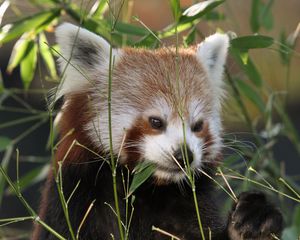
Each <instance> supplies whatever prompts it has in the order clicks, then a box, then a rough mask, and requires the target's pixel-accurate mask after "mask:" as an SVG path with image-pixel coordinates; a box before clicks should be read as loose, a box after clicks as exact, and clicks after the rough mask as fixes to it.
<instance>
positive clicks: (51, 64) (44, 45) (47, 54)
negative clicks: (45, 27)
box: [39, 33, 58, 79]
mask: <svg viewBox="0 0 300 240" xmlns="http://www.w3.org/2000/svg"><path fill="white" fill-rule="evenodd" d="M39 47H40V53H41V55H42V58H43V60H44V62H45V65H46V67H47V69H48V71H49V73H50V76H51V78H52V79H58V76H57V71H56V67H55V61H54V58H53V54H52V51H51V48H50V47H49V44H48V41H47V38H46V36H45V34H44V33H40V39H39Z"/></svg>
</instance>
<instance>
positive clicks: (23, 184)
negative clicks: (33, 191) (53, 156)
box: [7, 164, 50, 194]
mask: <svg viewBox="0 0 300 240" xmlns="http://www.w3.org/2000/svg"><path fill="white" fill-rule="evenodd" d="M49 168H50V164H46V165H44V166H39V167H37V168H34V169H33V170H31V171H29V172H27V173H26V174H25V175H23V176H22V177H20V179H19V187H20V190H21V191H24V190H25V189H27V188H28V187H30V186H32V185H34V184H36V183H38V182H40V181H43V180H44V179H45V178H46V177H47V175H48V173H49ZM16 185H17V182H15V186H16ZM7 193H8V194H12V193H13V190H12V189H11V188H9V189H8V190H7Z"/></svg>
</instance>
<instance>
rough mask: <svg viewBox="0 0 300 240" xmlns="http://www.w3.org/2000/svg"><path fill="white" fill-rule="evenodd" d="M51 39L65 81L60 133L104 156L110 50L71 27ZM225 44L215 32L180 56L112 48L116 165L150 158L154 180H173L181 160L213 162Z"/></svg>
mask: <svg viewBox="0 0 300 240" xmlns="http://www.w3.org/2000/svg"><path fill="white" fill-rule="evenodd" d="M56 37H57V40H58V43H59V45H60V48H61V55H62V56H61V58H60V60H59V62H60V68H61V71H62V73H63V78H62V82H61V83H60V85H59V86H58V89H57V93H56V96H55V98H56V99H57V98H59V97H61V96H64V98H65V102H64V106H63V109H62V113H63V114H62V119H63V118H65V119H64V120H62V121H63V122H64V126H63V128H64V129H63V130H61V131H62V132H63V133H66V132H67V130H68V129H67V128H69V129H71V128H74V129H75V130H74V131H75V132H77V134H76V135H75V136H77V137H78V138H81V137H83V136H84V138H85V139H86V141H87V142H88V145H89V146H92V148H93V149H94V150H95V151H101V152H109V150H110V134H109V117H108V116H109V110H108V94H109V88H108V86H109V84H108V82H109V61H110V60H109V59H110V45H109V43H108V42H107V41H105V40H104V39H103V38H101V37H99V36H97V35H95V34H93V33H91V32H89V31H87V30H85V29H81V28H79V27H76V26H74V25H71V24H63V25H61V26H60V27H58V28H57V31H56ZM228 45H229V39H228V37H227V36H226V35H224V34H219V33H216V34H214V35H212V36H210V37H208V38H206V39H205V40H204V41H203V42H202V43H201V44H199V45H198V46H197V47H196V48H186V49H182V48H179V49H178V51H176V49H175V48H161V49H158V50H146V49H134V48H124V49H112V56H111V57H112V58H111V59H112V60H113V67H112V74H111V76H112V78H111V83H112V85H111V87H112V88H111V126H112V143H113V152H114V153H115V154H116V155H119V156H120V160H119V161H120V163H121V164H124V165H125V164H127V165H128V166H129V167H130V168H132V167H134V166H135V165H136V164H137V163H138V162H140V161H148V162H151V163H153V164H155V166H156V171H155V173H154V176H155V177H156V178H157V179H158V180H167V181H173V182H176V181H179V180H181V179H183V178H184V177H185V175H184V171H182V170H183V169H184V167H185V166H186V164H187V163H188V165H190V167H191V169H193V170H196V169H199V168H200V167H201V164H202V163H204V162H211V161H214V159H215V158H216V157H217V155H218V154H219V152H220V148H221V137H220V131H221V121H220V105H221V101H222V96H223V84H222V75H223V66H224V63H225V60H226V55H227V49H228ZM74 99H75V100H74ZM76 99H77V101H76ZM79 99H80V100H79ZM76 106H78V108H77V107H76ZM74 112H76V113H74ZM66 119H67V120H66ZM78 140H79V141H80V139H78Z"/></svg>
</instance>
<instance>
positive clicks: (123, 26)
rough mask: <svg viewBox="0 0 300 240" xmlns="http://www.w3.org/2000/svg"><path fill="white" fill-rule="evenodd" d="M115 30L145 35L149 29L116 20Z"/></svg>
mask: <svg viewBox="0 0 300 240" xmlns="http://www.w3.org/2000/svg"><path fill="white" fill-rule="evenodd" d="M116 31H118V32H120V33H125V34H130V35H135V36H145V35H147V34H149V31H148V30H147V29H145V28H143V27H137V26H135V25H132V24H129V23H124V22H117V24H116Z"/></svg>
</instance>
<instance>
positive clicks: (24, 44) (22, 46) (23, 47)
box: [7, 34, 30, 73]
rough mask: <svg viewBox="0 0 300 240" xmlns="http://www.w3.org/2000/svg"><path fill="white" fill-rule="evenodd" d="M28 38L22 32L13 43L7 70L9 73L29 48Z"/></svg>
mask: <svg viewBox="0 0 300 240" xmlns="http://www.w3.org/2000/svg"><path fill="white" fill-rule="evenodd" d="M29 43H30V40H29V39H28V38H27V37H26V34H24V35H23V36H22V37H21V38H20V39H19V40H18V41H17V42H16V44H15V45H14V48H13V50H12V53H11V55H10V58H9V63H8V67H7V72H8V73H11V72H12V71H13V70H14V69H15V68H16V67H17V66H18V65H19V64H20V62H21V61H22V60H23V58H24V57H25V56H26V54H27V53H28V50H29Z"/></svg>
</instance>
